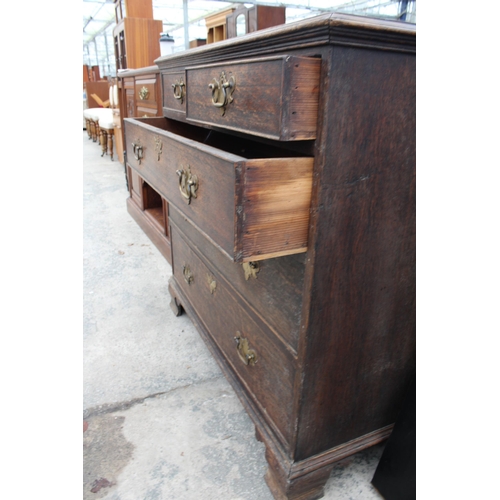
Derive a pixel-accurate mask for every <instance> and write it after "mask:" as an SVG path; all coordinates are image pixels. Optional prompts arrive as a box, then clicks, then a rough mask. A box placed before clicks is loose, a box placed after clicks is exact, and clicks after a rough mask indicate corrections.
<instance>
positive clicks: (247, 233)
mask: <svg viewBox="0 0 500 500" xmlns="http://www.w3.org/2000/svg"><path fill="white" fill-rule="evenodd" d="M313 162H314V160H313V158H275V159H265V160H248V161H247V162H246V163H245V165H244V166H243V169H244V172H243V175H242V182H243V186H242V191H243V196H242V197H241V203H242V210H237V213H238V224H239V227H238V229H237V230H238V232H239V233H240V237H239V238H238V243H239V244H240V247H239V249H238V251H239V252H241V256H242V259H241V260H242V261H244V262H245V261H249V260H262V259H266V258H271V257H278V256H280V255H290V254H294V253H302V252H306V251H307V240H308V226H309V209H310V204H311V190H312V170H313Z"/></svg>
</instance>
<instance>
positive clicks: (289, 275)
mask: <svg viewBox="0 0 500 500" xmlns="http://www.w3.org/2000/svg"><path fill="white" fill-rule="evenodd" d="M169 218H170V220H171V221H172V223H173V224H175V225H176V226H177V227H178V228H179V229H180V231H181V232H182V233H183V235H185V236H186V238H187V239H188V240H189V241H190V242H191V245H192V246H193V247H195V248H202V249H203V255H204V256H205V257H206V259H207V260H208V261H209V262H210V263H211V265H212V267H213V268H214V269H215V270H216V271H217V272H218V273H220V274H221V275H222V276H223V277H224V279H225V280H226V281H227V282H228V283H230V284H231V287H232V288H233V289H234V291H235V293H236V294H237V295H238V296H239V301H241V302H246V303H248V304H249V305H250V307H251V308H252V309H253V310H254V311H255V313H256V314H258V315H259V316H261V317H262V318H265V320H264V321H265V322H266V324H267V326H268V328H269V329H270V330H271V331H272V332H273V333H274V335H275V336H276V337H277V338H279V339H280V341H281V342H282V343H283V345H284V346H285V348H286V349H288V350H289V351H290V352H291V353H292V354H294V355H295V354H296V353H297V350H298V340H299V332H300V323H301V314H302V294H303V288H304V273H305V254H298V255H288V256H285V257H281V258H279V259H268V260H264V261H261V262H257V263H252V265H250V264H248V265H247V264H240V263H236V262H231V261H230V260H229V259H228V258H227V257H226V256H225V255H224V254H223V253H222V252H220V251H219V250H218V249H217V248H216V247H215V246H214V245H211V244H209V242H208V240H207V239H206V238H204V237H203V235H202V234H201V233H200V232H199V231H198V230H197V229H196V228H195V227H194V226H193V225H192V224H190V223H189V221H188V220H187V219H186V218H185V217H184V215H182V214H181V213H180V212H179V211H177V210H176V209H175V208H173V207H171V208H170V215H169Z"/></svg>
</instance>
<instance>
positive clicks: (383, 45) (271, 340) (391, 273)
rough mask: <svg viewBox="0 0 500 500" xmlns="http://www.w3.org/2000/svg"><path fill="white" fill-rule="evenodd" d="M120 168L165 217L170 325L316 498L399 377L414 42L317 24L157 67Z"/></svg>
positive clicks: (398, 388)
mask: <svg viewBox="0 0 500 500" xmlns="http://www.w3.org/2000/svg"><path fill="white" fill-rule="evenodd" d="M156 62H157V64H158V66H159V68H160V72H161V78H162V81H161V89H162V103H163V115H164V116H163V117H156V118H140V119H126V120H125V134H126V150H127V162H128V164H127V168H128V169H129V170H130V172H131V176H132V177H133V176H134V175H137V176H139V178H141V179H143V181H144V182H145V183H146V184H147V185H148V186H151V188H152V189H153V190H154V191H155V192H157V193H159V195H160V196H161V198H163V199H165V200H167V201H168V214H165V220H167V219H166V217H167V215H168V221H169V229H168V231H169V234H170V238H171V245H172V268H173V277H172V278H171V280H170V284H169V290H170V294H171V306H172V309H173V311H174V312H175V313H176V314H180V313H182V311H186V313H187V314H188V315H189V316H190V317H191V319H192V320H193V322H194V323H195V324H196V326H197V327H198V329H199V331H200V333H201V335H202V337H203V338H204V339H205V341H206V342H207V345H208V347H209V348H210V349H211V351H212V353H213V354H214V356H215V358H216V359H217V360H218V361H219V363H220V365H221V368H222V370H223V371H224V373H225V375H226V376H227V377H228V379H229V381H230V382H231V383H232V384H233V387H234V389H235V391H236V392H237V394H238V395H239V396H240V398H241V400H242V402H243V404H244V405H245V407H246V409H247V411H248V413H249V415H250V417H251V418H252V419H253V421H254V423H255V426H256V431H257V432H256V434H257V437H258V439H260V440H262V441H263V442H264V443H265V445H266V458H267V460H268V463H269V470H268V473H267V475H266V480H267V483H268V485H269V487H270V489H271V491H272V493H273V495H274V496H275V498H277V499H285V498H286V499H303V500H305V499H314V498H320V497H321V496H322V494H323V493H322V492H323V486H324V483H325V482H326V480H327V479H328V476H329V474H330V471H331V469H332V467H333V466H334V464H335V463H336V462H337V461H338V460H340V459H342V458H344V457H346V456H348V455H350V454H353V453H355V452H357V451H360V450H361V449H363V448H366V447H368V446H371V445H373V444H376V443H378V442H380V441H381V440H383V439H385V438H387V436H388V435H389V434H390V432H391V429H392V425H393V423H394V421H395V419H396V417H397V415H398V412H399V409H400V405H401V403H402V398H403V396H404V394H405V391H406V388H407V386H408V384H409V383H410V382H411V379H412V376H413V374H414V369H415V28H414V26H412V25H406V24H404V23H398V22H389V21H380V20H371V19H366V18H359V17H354V16H344V15H323V16H319V17H317V18H313V19H308V20H305V21H301V22H298V23H294V24H290V25H285V26H280V27H276V28H270V29H268V30H263V31H261V32H256V33H252V34H249V35H246V36H244V37H240V38H236V39H232V40H227V41H223V42H220V43H216V44H211V45H207V46H204V47H199V48H196V49H192V50H190V51H186V52H183V53H179V54H175V55H172V56H167V57H162V58H160V59H158V60H157V61H156Z"/></svg>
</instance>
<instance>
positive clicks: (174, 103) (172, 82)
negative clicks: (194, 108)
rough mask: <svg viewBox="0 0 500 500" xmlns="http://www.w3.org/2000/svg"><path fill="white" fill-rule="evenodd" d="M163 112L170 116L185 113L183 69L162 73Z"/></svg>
mask: <svg viewBox="0 0 500 500" xmlns="http://www.w3.org/2000/svg"><path fill="white" fill-rule="evenodd" d="M161 81H162V89H163V93H162V97H163V112H164V114H166V115H171V117H172V118H178V117H179V116H181V117H185V115H186V74H185V72H184V71H178V72H173V73H166V72H165V73H162V75H161Z"/></svg>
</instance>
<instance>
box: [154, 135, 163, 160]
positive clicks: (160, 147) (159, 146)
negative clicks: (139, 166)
mask: <svg viewBox="0 0 500 500" xmlns="http://www.w3.org/2000/svg"><path fill="white" fill-rule="evenodd" d="M154 141H155V152H156V154H157V159H158V161H160V156H161V154H162V152H163V142H162V141H161V139H160V137H159V136H157V135H155V136H154Z"/></svg>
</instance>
